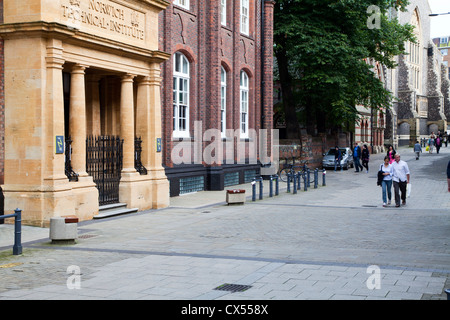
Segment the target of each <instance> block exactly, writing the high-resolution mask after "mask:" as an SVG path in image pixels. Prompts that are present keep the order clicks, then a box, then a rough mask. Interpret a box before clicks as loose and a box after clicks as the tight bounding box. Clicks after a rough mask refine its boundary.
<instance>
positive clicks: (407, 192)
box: [406, 183, 411, 198]
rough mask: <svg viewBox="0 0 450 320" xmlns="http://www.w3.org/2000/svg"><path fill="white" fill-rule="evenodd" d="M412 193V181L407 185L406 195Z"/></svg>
mask: <svg viewBox="0 0 450 320" xmlns="http://www.w3.org/2000/svg"><path fill="white" fill-rule="evenodd" d="M410 195H411V183H408V184H407V185H406V196H407V197H408V198H409V196H410Z"/></svg>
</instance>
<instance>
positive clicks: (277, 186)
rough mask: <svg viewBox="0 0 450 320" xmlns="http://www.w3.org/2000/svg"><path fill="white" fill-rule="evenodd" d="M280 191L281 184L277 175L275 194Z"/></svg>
mask: <svg viewBox="0 0 450 320" xmlns="http://www.w3.org/2000/svg"><path fill="white" fill-rule="evenodd" d="M279 193H280V185H279V184H278V176H277V175H276V176H275V195H276V196H277V195H278V194H279Z"/></svg>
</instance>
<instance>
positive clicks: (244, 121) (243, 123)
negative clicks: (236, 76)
mask: <svg viewBox="0 0 450 320" xmlns="http://www.w3.org/2000/svg"><path fill="white" fill-rule="evenodd" d="M240 80H241V81H240V86H239V89H240V129H241V130H240V131H241V138H248V91H249V83H248V75H247V73H246V72H245V71H241V76H240Z"/></svg>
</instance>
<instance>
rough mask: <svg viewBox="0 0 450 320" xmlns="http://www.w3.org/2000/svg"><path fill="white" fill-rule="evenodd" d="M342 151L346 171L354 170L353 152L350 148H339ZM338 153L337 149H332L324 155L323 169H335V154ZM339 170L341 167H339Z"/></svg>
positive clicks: (342, 164) (342, 163)
mask: <svg viewBox="0 0 450 320" xmlns="http://www.w3.org/2000/svg"><path fill="white" fill-rule="evenodd" d="M339 150H341V155H342V160H341V166H342V167H343V168H344V169H346V170H347V169H348V168H353V156H352V150H351V149H350V148H339ZM335 153H336V149H335V148H330V150H328V152H327V153H324V154H323V159H322V168H324V169H325V168H333V169H334V154H335ZM338 168H339V167H338Z"/></svg>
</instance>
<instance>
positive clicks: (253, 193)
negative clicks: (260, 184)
mask: <svg viewBox="0 0 450 320" xmlns="http://www.w3.org/2000/svg"><path fill="white" fill-rule="evenodd" d="M252 201H256V179H253V181H252Z"/></svg>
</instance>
